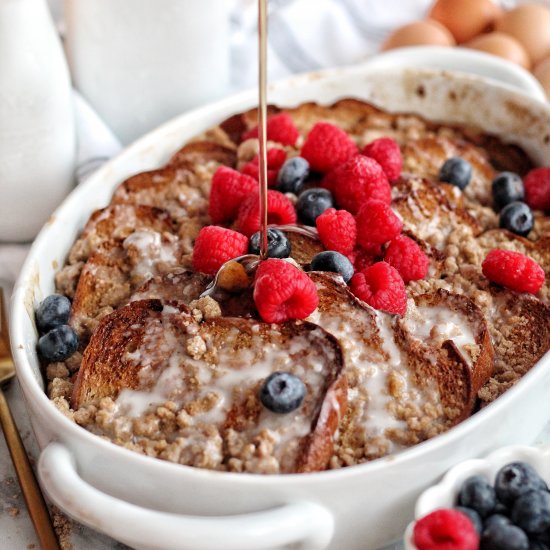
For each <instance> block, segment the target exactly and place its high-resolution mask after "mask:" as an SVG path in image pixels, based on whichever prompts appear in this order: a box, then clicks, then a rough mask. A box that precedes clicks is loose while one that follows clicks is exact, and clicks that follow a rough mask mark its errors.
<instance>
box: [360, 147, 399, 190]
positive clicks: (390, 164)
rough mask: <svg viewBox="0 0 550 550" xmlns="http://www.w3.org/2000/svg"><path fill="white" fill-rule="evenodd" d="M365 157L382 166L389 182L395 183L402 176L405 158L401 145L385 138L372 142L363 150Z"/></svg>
mask: <svg viewBox="0 0 550 550" xmlns="http://www.w3.org/2000/svg"><path fill="white" fill-rule="evenodd" d="M363 155H365V156H366V157H370V158H371V159H374V160H375V161H376V162H377V163H378V164H380V166H381V167H382V170H384V173H385V174H386V177H387V178H388V180H389V181H395V180H396V179H397V178H398V177H399V176H400V175H401V169H402V168H403V157H402V156H401V149H399V145H397V143H396V142H395V141H394V140H393V139H391V138H387V137H383V138H380V139H375V140H374V141H371V142H370V143H369V144H368V145H366V146H365V148H364V149H363Z"/></svg>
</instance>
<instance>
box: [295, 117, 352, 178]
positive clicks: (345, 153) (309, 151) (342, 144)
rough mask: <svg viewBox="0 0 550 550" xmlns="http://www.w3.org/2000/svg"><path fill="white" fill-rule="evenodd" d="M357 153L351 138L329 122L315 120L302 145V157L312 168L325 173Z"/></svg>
mask: <svg viewBox="0 0 550 550" xmlns="http://www.w3.org/2000/svg"><path fill="white" fill-rule="evenodd" d="M355 154H357V146H356V145H355V143H354V142H353V140H352V139H351V138H350V137H349V136H348V134H346V132H344V130H342V129H341V128H338V126H334V124H331V123H330V122H317V124H315V126H313V128H312V129H311V131H310V132H309V134H308V136H307V138H306V140H305V142H304V145H303V147H302V154H301V156H302V157H304V158H305V159H306V160H307V161H308V162H309V165H310V166H311V169H312V170H315V171H316V172H321V173H322V174H326V173H327V172H330V171H331V170H332V169H333V168H336V166H338V165H339V164H342V163H343V162H346V160H348V159H349V158H350V157H352V156H354V155H355Z"/></svg>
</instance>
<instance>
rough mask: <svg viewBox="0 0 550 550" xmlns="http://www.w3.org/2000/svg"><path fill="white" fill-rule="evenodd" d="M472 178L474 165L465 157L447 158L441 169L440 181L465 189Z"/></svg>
mask: <svg viewBox="0 0 550 550" xmlns="http://www.w3.org/2000/svg"><path fill="white" fill-rule="evenodd" d="M471 179H472V165H471V164H470V163H469V162H468V161H467V160H464V159H463V158H460V157H453V158H450V159H447V160H446V161H445V162H444V164H443V166H442V167H441V170H440V171H439V181H443V182H445V183H451V184H452V185H455V186H456V187H458V188H459V189H465V188H466V186H467V185H468V184H469V183H470V180H471Z"/></svg>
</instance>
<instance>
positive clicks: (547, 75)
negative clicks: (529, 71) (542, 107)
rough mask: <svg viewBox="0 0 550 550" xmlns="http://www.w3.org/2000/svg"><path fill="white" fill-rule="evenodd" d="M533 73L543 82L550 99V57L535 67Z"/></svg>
mask: <svg viewBox="0 0 550 550" xmlns="http://www.w3.org/2000/svg"><path fill="white" fill-rule="evenodd" d="M533 74H534V75H535V77H536V78H537V80H538V81H539V82H540V83H541V84H542V87H543V88H544V91H545V92H546V97H548V99H549V100H550V57H547V58H545V59H543V60H542V61H541V62H540V63H539V64H538V65H537V66H536V67H535V68H534V69H533Z"/></svg>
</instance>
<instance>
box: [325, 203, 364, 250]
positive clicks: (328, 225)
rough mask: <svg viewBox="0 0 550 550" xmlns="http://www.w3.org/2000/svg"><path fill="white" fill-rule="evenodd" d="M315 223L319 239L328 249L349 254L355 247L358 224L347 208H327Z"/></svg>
mask: <svg viewBox="0 0 550 550" xmlns="http://www.w3.org/2000/svg"><path fill="white" fill-rule="evenodd" d="M315 223H316V225H317V233H319V239H321V242H322V243H323V246H324V247H325V248H326V249H327V250H336V252H340V253H342V254H349V253H350V252H351V251H352V250H353V248H354V247H355V241H356V240H357V224H356V223H355V218H354V217H353V216H352V215H351V214H350V213H349V212H348V211H347V210H335V209H334V208H327V209H326V210H325V211H324V212H323V213H322V214H321V215H320V216H319V217H318V218H317V219H316V220H315Z"/></svg>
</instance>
